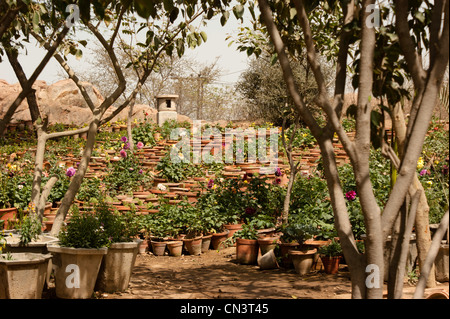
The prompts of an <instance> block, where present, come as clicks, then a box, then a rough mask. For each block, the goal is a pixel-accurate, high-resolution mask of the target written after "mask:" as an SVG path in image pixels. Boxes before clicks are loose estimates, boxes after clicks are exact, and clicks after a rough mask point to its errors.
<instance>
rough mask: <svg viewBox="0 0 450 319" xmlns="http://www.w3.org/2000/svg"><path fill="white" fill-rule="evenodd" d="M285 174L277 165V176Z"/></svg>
mask: <svg viewBox="0 0 450 319" xmlns="http://www.w3.org/2000/svg"><path fill="white" fill-rule="evenodd" d="M281 175H283V173H281V169H280V168H279V167H277V169H276V170H275V176H281Z"/></svg>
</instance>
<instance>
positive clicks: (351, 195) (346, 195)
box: [345, 191, 356, 201]
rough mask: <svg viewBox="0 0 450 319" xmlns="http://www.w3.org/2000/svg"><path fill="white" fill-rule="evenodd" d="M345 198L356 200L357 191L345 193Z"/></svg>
mask: <svg viewBox="0 0 450 319" xmlns="http://www.w3.org/2000/svg"><path fill="white" fill-rule="evenodd" d="M345 197H346V198H347V200H350V201H352V200H355V198H356V192H355V191H349V192H347V193H345Z"/></svg>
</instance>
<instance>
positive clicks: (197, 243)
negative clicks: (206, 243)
mask: <svg viewBox="0 0 450 319" xmlns="http://www.w3.org/2000/svg"><path fill="white" fill-rule="evenodd" d="M202 237H203V236H197V237H195V238H183V243H184V246H185V247H186V250H187V251H188V252H189V254H190V255H200V254H201V253H202Z"/></svg>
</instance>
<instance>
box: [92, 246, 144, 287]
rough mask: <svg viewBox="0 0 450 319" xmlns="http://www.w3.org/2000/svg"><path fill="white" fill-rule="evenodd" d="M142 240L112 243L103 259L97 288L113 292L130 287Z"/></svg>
mask: <svg viewBox="0 0 450 319" xmlns="http://www.w3.org/2000/svg"><path fill="white" fill-rule="evenodd" d="M141 241H142V240H136V241H133V242H123V243H113V244H111V246H110V247H109V248H108V253H107V254H106V255H105V257H104V258H103V260H102V263H101V266H100V271H99V274H98V276H97V282H96V284H95V290H100V291H104V292H109V293H113V292H122V291H125V290H127V289H128V285H129V283H130V278H131V273H132V271H133V268H134V263H135V261H136V256H137V254H138V251H139V245H140V244H141Z"/></svg>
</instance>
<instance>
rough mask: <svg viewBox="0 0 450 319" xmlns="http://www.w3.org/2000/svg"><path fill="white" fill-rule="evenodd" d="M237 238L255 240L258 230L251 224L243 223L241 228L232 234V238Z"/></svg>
mask: <svg viewBox="0 0 450 319" xmlns="http://www.w3.org/2000/svg"><path fill="white" fill-rule="evenodd" d="M237 238H242V239H252V240H255V239H258V231H257V229H256V228H255V227H254V225H253V224H243V225H242V229H240V230H238V231H236V232H235V233H234V234H233V239H234V240H235V239H237Z"/></svg>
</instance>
